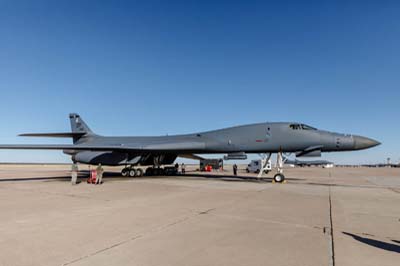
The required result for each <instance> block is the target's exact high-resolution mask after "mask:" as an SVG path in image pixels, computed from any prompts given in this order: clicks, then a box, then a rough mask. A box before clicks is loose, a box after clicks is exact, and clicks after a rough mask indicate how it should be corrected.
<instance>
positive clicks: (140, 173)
mask: <svg viewBox="0 0 400 266" xmlns="http://www.w3.org/2000/svg"><path fill="white" fill-rule="evenodd" d="M136 176H143V169H141V168H138V169H136Z"/></svg>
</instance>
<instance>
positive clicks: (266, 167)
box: [257, 153, 272, 178]
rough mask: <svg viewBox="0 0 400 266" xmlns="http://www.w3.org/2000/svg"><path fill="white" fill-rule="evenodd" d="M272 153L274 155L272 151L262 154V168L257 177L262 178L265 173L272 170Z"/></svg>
mask: <svg viewBox="0 0 400 266" xmlns="http://www.w3.org/2000/svg"><path fill="white" fill-rule="evenodd" d="M271 155H272V153H269V154H268V155H267V154H264V155H262V154H260V156H261V158H262V159H261V169H260V171H259V172H258V176H257V178H261V177H262V175H263V174H264V173H265V174H268V173H269V171H270V170H271Z"/></svg>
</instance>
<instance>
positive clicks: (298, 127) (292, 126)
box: [290, 124, 301, 130]
mask: <svg viewBox="0 0 400 266" xmlns="http://www.w3.org/2000/svg"><path fill="white" fill-rule="evenodd" d="M290 128H291V129H293V130H300V129H301V125H300V124H291V125H290Z"/></svg>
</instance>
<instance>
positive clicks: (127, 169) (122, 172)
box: [121, 168, 129, 177]
mask: <svg viewBox="0 0 400 266" xmlns="http://www.w3.org/2000/svg"><path fill="white" fill-rule="evenodd" d="M121 175H122V176H123V177H127V176H129V168H124V169H122V170H121Z"/></svg>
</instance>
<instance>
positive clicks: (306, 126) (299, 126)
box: [289, 124, 317, 130]
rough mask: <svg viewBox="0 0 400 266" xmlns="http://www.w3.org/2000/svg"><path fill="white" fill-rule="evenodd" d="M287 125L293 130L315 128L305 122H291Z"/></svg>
mask: <svg viewBox="0 0 400 266" xmlns="http://www.w3.org/2000/svg"><path fill="white" fill-rule="evenodd" d="M289 127H290V128H291V129H293V130H317V129H316V128H315V127H311V126H308V125H305V124H291V125H289Z"/></svg>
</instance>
